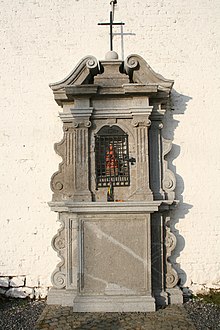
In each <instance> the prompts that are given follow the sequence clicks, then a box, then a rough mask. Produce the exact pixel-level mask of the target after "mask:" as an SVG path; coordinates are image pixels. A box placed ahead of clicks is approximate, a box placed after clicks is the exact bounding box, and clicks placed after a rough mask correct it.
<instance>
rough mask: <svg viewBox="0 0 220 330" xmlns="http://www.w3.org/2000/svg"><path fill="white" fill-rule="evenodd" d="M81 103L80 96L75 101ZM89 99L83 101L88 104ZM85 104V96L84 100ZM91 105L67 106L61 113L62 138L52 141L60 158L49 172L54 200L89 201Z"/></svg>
mask: <svg viewBox="0 0 220 330" xmlns="http://www.w3.org/2000/svg"><path fill="white" fill-rule="evenodd" d="M76 103H77V105H80V100H78V102H76ZM88 104H89V102H87V103H86V105H88ZM83 105H85V100H84V101H83ZM92 110H93V108H91V107H87V108H85V107H79V106H78V107H77V108H76V107H74V108H73V109H71V108H70V107H69V108H67V109H65V108H64V112H63V113H60V118H61V119H62V121H63V122H64V138H63V140H62V141H61V142H60V143H58V144H56V145H55V150H56V152H57V153H58V155H60V156H61V157H62V158H63V161H62V163H61V164H60V166H59V171H58V172H56V173H55V174H54V175H53V176H52V180H51V187H52V190H53V191H54V196H53V200H54V201H56V200H59V199H66V200H68V199H71V200H75V201H91V192H90V187H89V157H88V155H89V128H90V126H91V122H90V116H91V114H92Z"/></svg>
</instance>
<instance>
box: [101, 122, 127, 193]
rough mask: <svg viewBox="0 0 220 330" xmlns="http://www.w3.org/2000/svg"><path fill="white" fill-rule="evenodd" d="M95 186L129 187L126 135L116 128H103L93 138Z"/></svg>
mask: <svg viewBox="0 0 220 330" xmlns="http://www.w3.org/2000/svg"><path fill="white" fill-rule="evenodd" d="M95 156H96V186H97V187H107V186H109V183H110V182H112V183H113V185H114V186H129V185H130V175H129V156H128V135H127V134H126V133H125V132H124V131H123V130H122V129H121V128H120V127H118V126H112V127H110V126H104V127H103V128H102V129H101V130H100V131H99V132H98V134H97V135H96V136H95Z"/></svg>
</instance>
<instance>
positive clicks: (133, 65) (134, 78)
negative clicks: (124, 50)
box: [124, 54, 174, 93]
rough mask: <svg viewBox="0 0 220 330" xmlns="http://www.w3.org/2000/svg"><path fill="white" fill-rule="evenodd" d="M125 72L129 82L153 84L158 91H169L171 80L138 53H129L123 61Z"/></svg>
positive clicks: (172, 82)
mask: <svg viewBox="0 0 220 330" xmlns="http://www.w3.org/2000/svg"><path fill="white" fill-rule="evenodd" d="M124 68H125V72H126V73H127V74H128V75H129V77H130V81H131V83H136V84H144V85H154V86H156V87H157V90H158V91H163V92H166V93H170V91H171V88H172V86H173V84H174V81H173V80H169V79H166V78H164V77H163V76H162V75H160V74H159V73H156V72H155V71H154V70H153V69H152V68H151V67H150V65H149V64H148V63H147V62H146V61H145V60H144V59H143V58H142V57H141V56H139V55H136V54H132V55H129V56H128V57H127V58H126V60H125V62H124Z"/></svg>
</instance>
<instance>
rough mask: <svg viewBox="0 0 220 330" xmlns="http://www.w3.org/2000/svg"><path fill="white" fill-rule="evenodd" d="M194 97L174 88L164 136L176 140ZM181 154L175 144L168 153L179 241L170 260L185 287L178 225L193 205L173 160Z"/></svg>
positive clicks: (173, 219)
mask: <svg viewBox="0 0 220 330" xmlns="http://www.w3.org/2000/svg"><path fill="white" fill-rule="evenodd" d="M191 99H192V97H190V96H186V95H183V94H179V93H178V92H177V91H175V90H173V91H172V94H171V107H170V110H168V111H167V113H166V114H165V117H164V128H163V137H164V138H166V139H169V140H172V141H175V130H176V128H177V127H178V126H179V125H181V117H182V116H183V115H184V113H185V111H186V110H187V105H188V103H189V102H190V100H191ZM180 154H181V146H179V145H176V144H173V145H172V149H171V151H170V153H169V154H168V155H167V161H168V164H169V166H168V167H169V169H170V170H171V171H172V172H173V173H174V174H175V177H176V189H175V199H176V200H177V201H178V204H177V206H176V207H175V208H174V209H173V210H172V211H171V214H170V215H171V220H170V222H169V226H170V229H171V232H172V233H173V234H174V235H175V236H176V239H177V242H176V247H175V249H174V250H173V251H172V254H171V256H170V258H169V259H168V260H169V262H170V263H171V264H172V266H173V268H174V269H175V270H176V271H177V273H178V276H179V282H178V285H179V286H180V287H181V288H182V287H184V285H185V283H186V280H187V275H186V273H185V271H184V270H183V269H182V268H181V266H180V264H179V263H177V258H178V257H179V256H180V254H181V252H182V251H183V249H184V247H185V239H184V237H183V236H182V235H181V232H180V231H179V230H178V229H177V228H176V225H177V224H178V223H179V222H180V220H183V219H184V218H185V216H186V215H187V214H188V213H189V212H190V209H191V208H192V207H193V205H191V204H187V203H185V202H184V200H183V192H184V188H185V186H184V180H183V178H182V177H181V175H180V174H179V173H178V169H176V166H175V165H174V164H173V161H174V160H175V159H176V158H178V157H179V155H180Z"/></svg>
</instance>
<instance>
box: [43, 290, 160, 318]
mask: <svg viewBox="0 0 220 330" xmlns="http://www.w3.org/2000/svg"><path fill="white" fill-rule="evenodd" d="M47 304H48V305H62V306H73V312H77V313H78V312H105V313H106V312H116V313H122V312H154V311H155V309H156V308H155V299H154V298H153V297H151V296H101V295H100V296H95V295H93V296H84V295H78V296H76V292H75V291H73V290H58V289H53V288H52V289H51V290H50V291H49V293H48V297H47Z"/></svg>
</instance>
